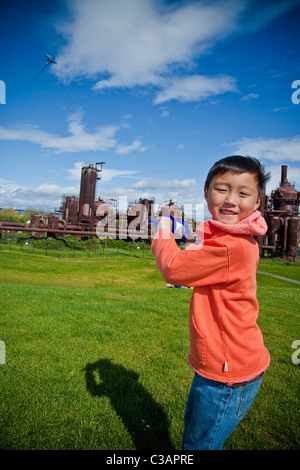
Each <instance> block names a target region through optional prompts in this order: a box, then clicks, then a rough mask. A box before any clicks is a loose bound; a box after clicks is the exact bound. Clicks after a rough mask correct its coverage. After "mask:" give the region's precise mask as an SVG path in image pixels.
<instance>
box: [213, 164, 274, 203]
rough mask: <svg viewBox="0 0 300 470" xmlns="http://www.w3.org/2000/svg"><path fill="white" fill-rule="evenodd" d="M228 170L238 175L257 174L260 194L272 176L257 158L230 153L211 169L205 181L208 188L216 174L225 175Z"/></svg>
mask: <svg viewBox="0 0 300 470" xmlns="http://www.w3.org/2000/svg"><path fill="white" fill-rule="evenodd" d="M228 171H229V172H231V173H233V174H237V175H241V174H242V173H252V174H254V175H256V179H257V186H258V195H259V196H261V195H262V194H264V192H265V184H266V182H267V181H268V180H269V179H270V176H271V175H270V172H268V173H266V172H265V169H264V167H263V165H262V164H261V163H260V161H259V160H257V158H254V157H248V156H247V157H244V156H242V155H230V156H229V157H225V158H222V159H221V160H219V161H217V162H216V163H215V164H214V165H213V167H212V168H211V169H210V170H209V172H208V175H207V178H206V181H205V186H206V188H207V189H208V188H209V185H210V182H211V180H212V179H213V178H214V177H215V176H220V175H224V173H227V172H228Z"/></svg>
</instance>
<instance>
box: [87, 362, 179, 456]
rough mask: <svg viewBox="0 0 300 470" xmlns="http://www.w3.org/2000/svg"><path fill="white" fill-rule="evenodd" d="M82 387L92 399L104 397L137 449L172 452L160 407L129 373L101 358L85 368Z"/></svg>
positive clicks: (129, 371)
mask: <svg viewBox="0 0 300 470" xmlns="http://www.w3.org/2000/svg"><path fill="white" fill-rule="evenodd" d="M84 370H85V379H86V387H87V390H88V391H89V393H90V394H91V395H93V396H98V397H101V396H104V395H106V396H108V397H109V399H110V402H111V405H112V406H113V408H114V410H115V411H116V413H117V414H118V416H119V417H120V418H121V419H122V421H123V423H124V425H125V427H126V429H127V430H128V432H129V433H130V435H131V437H132V439H133V441H134V443H135V446H136V449H137V450H150V449H161V450H163V449H165V450H174V447H173V445H172V444H171V441H170V439H169V435H168V428H169V422H168V419H167V417H166V414H165V412H164V410H163V408H162V406H161V405H159V404H158V403H156V402H155V400H154V399H153V398H152V396H151V395H150V394H149V393H148V392H147V390H145V388H144V387H143V386H142V385H141V384H140V383H139V382H138V378H139V375H138V374H137V373H136V372H134V371H133V370H127V369H125V367H123V366H121V365H118V364H113V363H112V362H111V361H110V360H108V359H101V360H99V361H97V362H94V363H93V364H87V366H86V367H85V369H84Z"/></svg>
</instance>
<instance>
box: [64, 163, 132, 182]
mask: <svg viewBox="0 0 300 470" xmlns="http://www.w3.org/2000/svg"><path fill="white" fill-rule="evenodd" d="M83 163H84V162H75V163H74V167H73V168H69V169H65V170H64V171H65V172H67V174H68V176H67V179H71V180H77V181H80V178H81V168H82V165H83ZM137 173H138V171H132V170H115V169H113V168H105V167H103V169H102V172H101V173H100V176H101V181H103V182H107V181H111V180H112V179H113V178H115V177H117V176H123V177H124V176H128V177H130V176H132V175H135V174H137Z"/></svg>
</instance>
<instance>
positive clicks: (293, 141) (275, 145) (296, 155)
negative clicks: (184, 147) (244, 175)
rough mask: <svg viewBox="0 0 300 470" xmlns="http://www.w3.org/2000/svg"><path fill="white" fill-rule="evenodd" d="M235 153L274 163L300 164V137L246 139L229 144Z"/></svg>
mask: <svg viewBox="0 0 300 470" xmlns="http://www.w3.org/2000/svg"><path fill="white" fill-rule="evenodd" d="M229 146H230V147H232V148H233V152H234V153H235V154H239V155H250V156H252V157H256V158H258V159H265V160H270V161H273V162H276V161H277V162H282V163H284V162H300V135H296V136H293V137H283V138H277V139H276V138H266V137H257V138H253V139H249V138H246V137H245V138H244V139H241V140H239V141H237V142H232V143H231V144H229Z"/></svg>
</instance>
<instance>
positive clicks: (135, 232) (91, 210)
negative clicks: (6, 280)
mask: <svg viewBox="0 0 300 470" xmlns="http://www.w3.org/2000/svg"><path fill="white" fill-rule="evenodd" d="M103 164H104V162H100V163H93V164H84V165H83V167H82V169H81V184H80V193H79V198H78V197H75V196H65V197H64V199H63V201H62V205H61V207H60V209H59V210H58V211H56V214H60V216H58V215H54V214H52V215H50V216H49V217H47V218H45V217H42V216H41V215H39V214H33V215H32V216H31V219H30V222H29V223H12V222H2V223H0V234H2V233H4V236H7V233H8V232H19V231H21V232H22V231H23V232H29V233H31V234H32V236H34V237H36V238H37V237H40V236H44V237H57V236H59V235H64V236H66V235H68V234H70V235H75V236H76V237H77V238H78V239H81V238H84V237H91V236H98V237H99V236H103V237H110V238H117V239H123V240H127V239H145V240H150V239H151V238H152V235H153V224H152V225H151V224H150V222H149V217H152V218H153V217H158V216H159V215H161V214H162V213H167V214H168V213H169V214H172V215H174V217H175V218H178V219H179V218H180V219H182V220H184V212H183V207H182V206H181V205H180V204H178V203H173V201H172V200H170V201H169V202H167V203H165V204H163V205H161V206H160V207H158V206H157V205H156V204H155V201H154V199H142V198H140V199H139V201H136V202H134V203H133V204H131V205H130V206H129V207H123V208H120V207H119V210H118V211H116V210H115V205H114V202H116V199H110V200H108V201H104V200H103V199H102V198H101V197H99V198H98V199H97V200H96V199H95V195H96V185H97V181H98V180H99V179H101V172H102V165H103ZM299 204H300V192H298V191H297V190H296V189H295V187H294V185H293V184H292V182H289V181H288V179H287V166H286V165H283V166H282V168H281V182H280V186H279V187H278V188H277V189H275V190H273V191H272V192H271V196H270V197H268V196H267V195H266V194H264V196H263V199H262V202H261V205H260V211H261V213H262V215H263V216H264V217H265V219H266V222H267V225H268V231H267V234H266V235H265V236H264V237H257V242H258V245H259V249H260V256H261V257H264V256H269V257H281V258H285V259H287V260H295V259H296V256H297V249H298V235H299ZM154 207H155V208H156V212H155V214H153V213H152V211H153V208H154Z"/></svg>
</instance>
